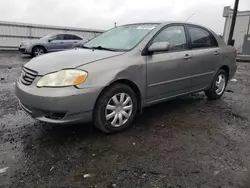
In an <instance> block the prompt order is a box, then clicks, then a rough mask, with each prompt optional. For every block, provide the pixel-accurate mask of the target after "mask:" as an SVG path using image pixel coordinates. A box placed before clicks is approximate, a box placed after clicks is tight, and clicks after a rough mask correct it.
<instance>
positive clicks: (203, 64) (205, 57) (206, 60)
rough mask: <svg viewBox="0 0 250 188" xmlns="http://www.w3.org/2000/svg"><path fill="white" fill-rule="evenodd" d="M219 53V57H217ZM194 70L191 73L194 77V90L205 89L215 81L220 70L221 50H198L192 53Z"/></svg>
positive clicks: (192, 86) (192, 83)
mask: <svg viewBox="0 0 250 188" xmlns="http://www.w3.org/2000/svg"><path fill="white" fill-rule="evenodd" d="M217 53H218V55H216V54H217ZM191 54H192V57H193V58H192V66H193V69H192V70H190V73H191V74H192V75H194V77H193V78H192V79H191V84H190V87H191V88H192V89H194V90H195V89H203V88H205V87H207V86H208V85H209V84H210V83H211V82H212V80H213V75H214V74H215V71H216V70H217V68H218V65H219V61H220V55H219V48H206V49H196V50H193V51H192V52H191Z"/></svg>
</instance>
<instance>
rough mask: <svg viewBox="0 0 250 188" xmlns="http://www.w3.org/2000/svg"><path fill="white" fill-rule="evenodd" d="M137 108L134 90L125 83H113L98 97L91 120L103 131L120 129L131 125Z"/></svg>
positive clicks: (108, 131)
mask: <svg viewBox="0 0 250 188" xmlns="http://www.w3.org/2000/svg"><path fill="white" fill-rule="evenodd" d="M137 108H138V105H137V98H136V95H135V92H134V91H133V90H132V89H131V88H130V87H129V86H127V85H125V84H120V83H119V84H114V85H111V86H110V87H108V88H107V89H106V90H105V91H104V92H103V93H102V94H101V95H100V97H99V98H98V100H97V103H96V105H95V109H94V114H93V121H94V124H95V126H96V127H97V128H98V129H100V130H101V131H103V132H105V133H111V132H117V131H122V130H124V129H127V128H128V127H130V126H131V125H132V122H133V120H134V118H135V116H136V113H137Z"/></svg>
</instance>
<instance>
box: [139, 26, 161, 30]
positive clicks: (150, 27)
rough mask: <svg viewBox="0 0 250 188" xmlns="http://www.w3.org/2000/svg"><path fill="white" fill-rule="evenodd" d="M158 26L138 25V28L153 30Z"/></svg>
mask: <svg viewBox="0 0 250 188" xmlns="http://www.w3.org/2000/svg"><path fill="white" fill-rule="evenodd" d="M155 27H156V26H152V25H140V26H138V27H137V28H136V29H145V30H152V29H154V28H155Z"/></svg>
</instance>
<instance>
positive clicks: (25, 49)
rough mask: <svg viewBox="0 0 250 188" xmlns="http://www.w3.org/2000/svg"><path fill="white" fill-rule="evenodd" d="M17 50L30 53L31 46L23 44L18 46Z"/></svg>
mask: <svg viewBox="0 0 250 188" xmlns="http://www.w3.org/2000/svg"><path fill="white" fill-rule="evenodd" d="M18 50H19V51H20V52H22V53H23V54H31V51H32V50H31V48H30V47H26V46H24V45H20V47H19V48H18Z"/></svg>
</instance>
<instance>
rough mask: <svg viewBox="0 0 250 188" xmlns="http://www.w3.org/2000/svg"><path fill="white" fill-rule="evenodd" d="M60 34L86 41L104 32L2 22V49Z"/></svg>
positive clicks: (0, 23)
mask: <svg viewBox="0 0 250 188" xmlns="http://www.w3.org/2000/svg"><path fill="white" fill-rule="evenodd" d="M59 32H60V33H62V32H66V33H67V32H70V33H76V34H79V35H82V36H83V37H84V38H86V39H92V38H94V37H95V36H97V35H99V34H100V33H102V32H103V31H102V30H93V29H84V28H72V27H57V26H47V25H35V24H25V23H15V22H1V21H0V48H18V47H19V45H20V42H21V41H24V40H29V39H34V38H41V37H43V36H45V35H47V34H50V33H59Z"/></svg>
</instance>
